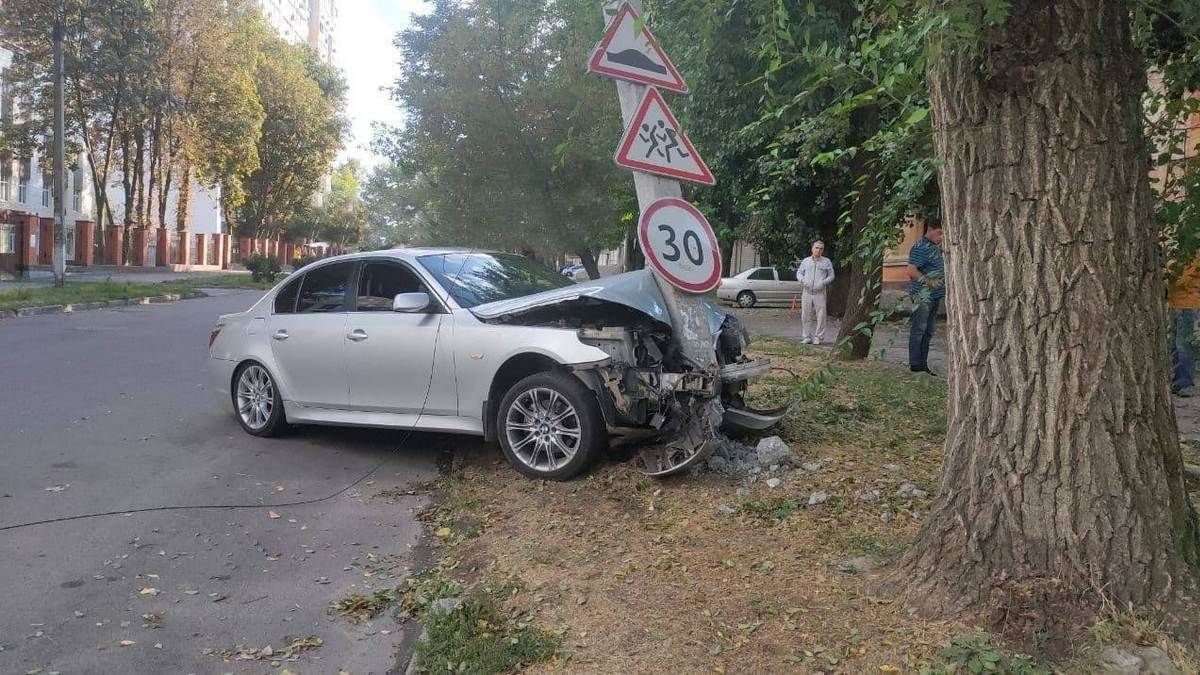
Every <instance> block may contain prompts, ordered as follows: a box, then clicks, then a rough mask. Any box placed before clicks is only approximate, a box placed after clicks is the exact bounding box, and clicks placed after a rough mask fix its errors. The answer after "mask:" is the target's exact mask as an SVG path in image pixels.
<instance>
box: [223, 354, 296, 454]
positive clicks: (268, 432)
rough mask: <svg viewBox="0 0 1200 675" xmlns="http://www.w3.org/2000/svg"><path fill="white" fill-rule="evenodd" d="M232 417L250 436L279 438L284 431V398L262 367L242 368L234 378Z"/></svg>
mask: <svg viewBox="0 0 1200 675" xmlns="http://www.w3.org/2000/svg"><path fill="white" fill-rule="evenodd" d="M233 382H234V384H233V392H232V393H233V413H234V415H236V416H237V419H238V424H241V425H242V429H244V430H245V431H246V433H248V434H251V435H253V436H278V435H279V434H281V433H283V432H284V431H285V430H286V429H287V420H286V419H285V418H284V414H283V398H281V397H280V395H279V387H277V386H275V380H274V378H272V377H271V374H270V373H268V372H267V369H266V368H264V367H263V366H262V365H261V364H258V363H255V362H253V361H251V362H249V363H244V364H242V366H241V367H239V368H238V371H237V374H236V375H234V377H233Z"/></svg>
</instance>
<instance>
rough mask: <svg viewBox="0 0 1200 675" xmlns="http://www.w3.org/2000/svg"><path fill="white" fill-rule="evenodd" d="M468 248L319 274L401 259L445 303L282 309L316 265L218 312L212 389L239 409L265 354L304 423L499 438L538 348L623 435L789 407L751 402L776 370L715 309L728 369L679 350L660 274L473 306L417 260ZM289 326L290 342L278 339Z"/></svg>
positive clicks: (288, 408) (417, 252)
mask: <svg viewBox="0 0 1200 675" xmlns="http://www.w3.org/2000/svg"><path fill="white" fill-rule="evenodd" d="M461 252H463V251H461V250H456V249H395V250H390V251H377V252H373V253H363V254H352V255H349V256H339V257H335V258H329V259H326V260H322V261H320V262H317V263H314V264H313V266H312V267H311V268H309V269H317V268H318V267H320V266H324V265H328V264H334V263H337V262H339V261H343V260H354V261H357V260H372V259H376V260H378V259H384V260H396V261H399V262H400V263H402V264H404V265H405V266H406V267H408V268H409V269H410V270H411V271H412V272H414V273H415V274H416V275H417V276H418V277H419V278H420V280H421V281H422V282H423V283H424V285H425V286H426V287H427V289H428V291H429V293H430V295H431V296H432V298H433V299H434V300H435V301H436V304H437V306H436V307H432V306H431V309H430V310H428V311H427V312H424V313H403V312H330V313H315V314H295V313H284V314H276V313H275V312H274V305H275V298H276V295H277V294H278V293H279V292H280V290H281V289H282V288H283V287H284V286H285V285H286V284H287V283H288V282H290V281H291V280H292V279H294V278H296V275H299V274H305V273H306V272H307V271H309V270H308V269H301V270H298V271H297V272H295V273H293V275H292V276H291V277H289V278H287V279H284V280H283V281H281V282H280V283H279V284H277V285H276V286H275V287H274V288H273V289H271V290H270V291H268V292H267V293H266V294H265V295H264V296H263V297H262V298H261V299H260V300H259V301H257V302H256V303H255V304H254V305H253V306H252V307H251V308H250V309H249V310H247V311H245V312H242V313H239V314H231V315H226V316H222V317H220V319H219V320H218V325H219V326H220V332H219V334H218V336H217V338H216V340H215V341H214V343H213V345H212V347H211V349H210V356H211V359H210V373H211V376H212V378H213V380H214V389H215V390H216V391H217V392H218V393H219V394H220V395H221V396H222V398H223V399H224V404H225V405H230V394H229V390H230V384H231V382H232V379H233V376H234V373H235V372H236V369H237V367H238V366H239V365H240V364H242V363H245V362H247V361H256V362H258V363H260V364H262V365H263V366H265V367H266V369H267V370H268V371H269V372H270V373H271V374H272V375H273V376H274V378H275V380H276V383H277V386H278V389H279V392H280V396H281V397H282V398H283V402H284V410H285V412H286V414H287V418H288V420H289V421H292V422H302V423H313V424H334V425H349V426H378V427H400V428H408V427H411V428H418V429H422V430H428V431H444V432H453V433H468V434H487V433H488V426H489V424H485V419H484V418H485V415H486V414H489V413H488V411H489V410H493V409H494V406H495V405H497V404H498V400H491V399H492V398H495V399H498V398H500V397H501V396H503V393H504V392H502V391H496V392H493V391H492V388H493V383H494V382H495V381H496V378H497V373H498V371H499V370H500V369H501V368H502V367H503V366H504V365H505V364H506V363H508V362H509V361H510V360H512V359H514V358H522V359H527V358H529V355H531V354H535V355H538V356H540V357H544V358H545V359H548V360H549V361H551V362H553V363H555V364H558V365H561V366H563V367H565V368H568V369H569V370H571V371H572V372H574V373H575V374H576V375H577V376H578V377H579V378H580V379H581V380H582V381H583V382H584V383H585V384H587V385H588V386H589V387H590V388H591V389H592V390H593V391H594V392H595V393H596V396H597V398H598V400H599V402H600V406H601V409H602V412H604V416H605V420H606V423H607V425H608V427H609V432H610V433H612V434H615V435H617V436H620V437H624V438H631V439H632V438H647V437H654V436H655V435H656V434H658V435H664V434H665V435H674V436H676V437H679V438H682V437H685V436H687V434H688V433H690V432H689V431H688V429H689V428H691V427H692V426H694V425H693V424H692V421H693V420H697V419H706V420H708V421H706V422H705V424H708V425H709V426H711V425H712V424H714V423H720V410H721V407H720V406H719V405H718V406H717V407H716V408H714V409H712V410H715V411H716V412H717V415H716V418H715V421H714V420H713V419H712V415H711V412H712V410H709V409H708V408H707V407H705V404H704V403H703V402H704V401H711V400H713V399H714V397H718V396H719V397H721V399H722V401H723V402H724V407H725V409H727V410H734V411H736V410H745V411H746V413H745V414H743V415H742V420H743V421H744V422H745V421H748V419H747V417H746V416H747V415H748V416H749V418H750V419H753V420H754V422H756V423H758V424H761V423H763V422H765V418H770V417H775V415H776V414H778V413H777V411H769V412H768V411H753V410H750V409H748V408H745V406H744V404H743V403H742V400H741V393H742V392H743V391H744V389H745V384H746V380H747V379H749V378H751V377H754V376H757V375H761V374H762V373H763V372H765V369H766V365H765V364H764V363H762V362H752V361H750V360H749V359H747V358H746V357H745V356H743V355H742V354H741V350H742V348H743V347H744V346H745V344H746V342H747V341H748V339H749V338H748V335H747V334H746V333H745V331H744V329H742V327H741V325H740V323H739V322H738V321H737V320H736V318H734V317H729V316H727V315H726V313H725V312H723V311H722V310H721V309H720V308H718V307H717V306H716V305H714V304H713V303H708V307H709V322H710V325H711V327H712V332H713V334H714V336H716V340H717V344H714V349H716V350H717V351H718V356H719V357H720V358H721V359H722V361H721V364H722V368H721V369H720V370H718V371H714V372H707V371H703V370H695V369H692V368H691V367H690V366H687V365H686V364H684V363H680V362H679V360H678V358H677V356H675V355H674V354H673V352H675V350H674V349H673V347H672V343H673V338H672V330H671V326H670V315H669V314H668V312H667V309H666V303H665V302H664V300H663V296H662V292H661V291H660V290H659V287H658V284H657V282H656V281H655V279H654V277H653V276H652V275H651V273H650V272H649V271H648V270H641V271H637V272H629V273H626V274H620V275H617V276H613V277H607V278H603V279H597V280H591V281H586V282H583V283H580V284H577V285H572V286H567V287H564V288H559V289H554V290H550V291H546V292H543V293H537V294H534V295H529V296H524V297H520V298H514V299H510V300H503V301H500V302H493V303H488V304H484V305H479V306H477V307H474V308H471V309H465V308H462V307H459V306H458V304H457V303H456V302H455V301H454V299H453V297H452V296H451V295H450V294H449V293H448V292H446V290H445V289H444V288H442V287H441V285H440V284H439V283H438V282H437V280H436V279H435V278H434V277H433V276H432V275H431V274H429V272H428V271H427V270H426V269H425V268H424V267H423V266H422V265H421V264H420V261H419V260H418V258H419V257H421V256H426V255H438V254H447V253H461ZM630 310H632V311H630ZM280 331H283V332H284V334H285V335H286V337H282V339H280V336H281V333H280ZM688 401H695V402H696V404H692V403H688ZM706 410H708V412H705V411H706ZM773 413H774V414H773ZM735 414H737V413H735ZM776 421H777V418H776ZM489 423H490V421H489ZM755 426H757V424H756V425H755Z"/></svg>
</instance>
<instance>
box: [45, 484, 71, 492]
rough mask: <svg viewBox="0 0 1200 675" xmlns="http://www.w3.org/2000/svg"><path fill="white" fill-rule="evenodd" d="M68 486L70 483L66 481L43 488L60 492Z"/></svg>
mask: <svg viewBox="0 0 1200 675" xmlns="http://www.w3.org/2000/svg"><path fill="white" fill-rule="evenodd" d="M69 487H71V484H70V483H67V484H66V485H51V486H50V487H48V488H45V490H46V492H62V491H63V490H66V489H67V488H69Z"/></svg>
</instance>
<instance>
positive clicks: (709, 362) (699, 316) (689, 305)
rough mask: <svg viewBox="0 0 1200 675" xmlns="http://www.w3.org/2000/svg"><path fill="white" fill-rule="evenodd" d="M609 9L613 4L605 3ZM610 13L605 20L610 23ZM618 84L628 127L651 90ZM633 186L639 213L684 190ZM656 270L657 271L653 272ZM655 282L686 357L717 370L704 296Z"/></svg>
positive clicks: (655, 180)
mask: <svg viewBox="0 0 1200 675" xmlns="http://www.w3.org/2000/svg"><path fill="white" fill-rule="evenodd" d="M604 4H605V5H606V6H608V5H611V4H612V3H604ZM629 4H630V5H632V6H633V8H634V9H635V10H636V11H637V12H638V13H639V14H640V13H641V11H642V0H630V2H629ZM608 18H609V17H608V16H607V14H606V15H605V17H604V20H605V21H606V22H607V21H608ZM614 82H616V85H617V98H618V99H619V100H620V102H621V119H622V121H623V122H624V125H625V126H626V127H628V126H629V124H630V123H631V122H632V121H633V116H634V115H635V114H637V109H638V104H639V103H641V101H642V97H643V96H644V95H645V94H646V89H647V88H648V87H647V86H646V85H644V84H636V83H634V82H625V81H623V80H614ZM631 173H633V186H634V189H636V190H637V198H638V210H639V211H645V210H646V207H648V206H649V205H650V204H652V203H654V202H655V201H657V200H659V199H663V198H665V197H676V198H679V197H682V195H683V191H682V189H681V188H680V185H679V181H676V180H671V179H669V178H661V177H659V176H654V175H651V174H648V173H642V172H640V171H633V172H631ZM652 271H653V270H652ZM654 280H655V281H656V282H658V287H659V289H660V290H662V294H663V298H664V299H665V300H666V302H667V311H668V312H670V314H671V323H672V328H674V329H675V337H676V338H677V339H678V340H679V343H680V346H681V347H682V349H683V352H684V354H686V355H687V357H688V358H689V359H691V361H692V362H693V363H695V364H696V366H697V367H700V368H704V369H706V370H715V369H716V366H717V355H716V350H715V349H714V348H713V344H714V343H713V334H712V330H711V329H710V328H709V325H708V308H707V307H706V306H705V304H704V296H702V295H695V294H692V293H685V292H684V291H681V290H679V289H678V288H675V287H674V286H672V285H671V283H670V282H668V281H667V280H666V279H664V278H662V277H661V276H660V275H659V274H658V273H657V272H654Z"/></svg>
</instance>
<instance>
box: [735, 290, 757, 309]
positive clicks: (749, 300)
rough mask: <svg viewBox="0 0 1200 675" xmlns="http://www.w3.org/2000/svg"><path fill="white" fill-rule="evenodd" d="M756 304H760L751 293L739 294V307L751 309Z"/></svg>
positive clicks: (743, 292)
mask: <svg viewBox="0 0 1200 675" xmlns="http://www.w3.org/2000/svg"><path fill="white" fill-rule="evenodd" d="M756 302H758V298H756V297H754V294H753V293H751V292H750V291H742V292H741V293H738V294H737V304H738V307H744V308H746V309H750V308H751V307H753V306H754V303H756Z"/></svg>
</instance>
